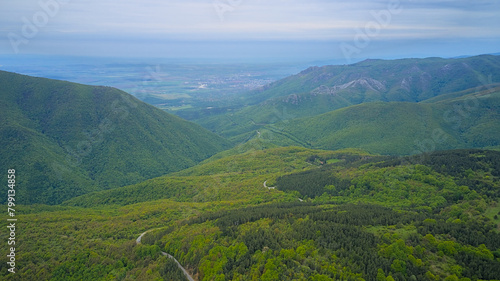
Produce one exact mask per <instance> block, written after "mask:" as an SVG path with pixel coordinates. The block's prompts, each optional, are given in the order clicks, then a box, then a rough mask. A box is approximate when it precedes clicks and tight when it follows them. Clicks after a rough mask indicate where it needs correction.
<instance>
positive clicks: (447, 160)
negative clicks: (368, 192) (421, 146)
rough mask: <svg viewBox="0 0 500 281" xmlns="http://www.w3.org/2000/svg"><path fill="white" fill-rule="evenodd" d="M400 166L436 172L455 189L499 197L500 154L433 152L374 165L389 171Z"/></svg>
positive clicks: (451, 151)
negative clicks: (451, 181) (451, 179)
mask: <svg viewBox="0 0 500 281" xmlns="http://www.w3.org/2000/svg"><path fill="white" fill-rule="evenodd" d="M401 164H422V165H426V166H429V167H432V169H434V170H435V171H436V172H438V173H441V174H445V175H450V176H452V177H454V179H455V181H456V182H457V184H458V185H463V186H468V187H469V188H471V189H473V190H475V191H476V192H478V193H481V194H485V195H487V196H491V197H495V198H497V197H500V188H499V186H498V180H499V179H500V172H499V171H500V152H499V151H492V150H480V149H471V150H448V151H436V152H432V153H427V154H421V155H416V156H411V157H405V158H400V159H395V160H393V161H386V162H382V163H379V164H377V166H378V167H388V166H395V165H401Z"/></svg>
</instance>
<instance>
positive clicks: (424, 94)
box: [195, 55, 500, 142]
mask: <svg viewBox="0 0 500 281" xmlns="http://www.w3.org/2000/svg"><path fill="white" fill-rule="evenodd" d="M499 82H500V57H499V56H492V55H483V56H476V57H468V58H460V59H441V58H427V59H400V60H366V61H363V62H359V63H356V64H352V65H337V66H323V67H311V68H309V69H306V70H304V71H302V72H300V73H299V74H297V75H293V76H290V77H287V78H285V79H282V80H279V81H276V82H274V83H271V84H269V85H267V86H265V87H263V88H261V89H260V90H258V91H254V92H250V93H247V94H246V95H245V97H244V98H245V101H246V104H247V106H246V107H242V108H239V109H237V110H232V111H228V112H227V113H226V114H222V115H216V116H212V117H210V118H202V119H199V120H195V121H196V122H197V123H199V124H201V125H202V126H204V127H205V128H208V129H209V130H211V131H214V132H217V133H219V134H221V135H223V136H226V137H229V138H232V139H233V140H234V141H235V142H241V141H244V140H245V139H246V138H247V137H248V133H249V132H254V131H255V130H258V129H259V128H262V127H263V126H265V125H269V124H275V123H277V122H281V121H288V120H291V119H295V118H301V117H307V116H315V115H319V114H322V113H326V112H329V111H333V110H336V109H340V108H344V107H348V106H352V105H357V104H362V103H367V102H376V101H381V102H391V101H397V102H422V101H425V100H428V99H432V98H434V97H437V96H440V95H444V94H450V93H454V92H460V91H464V90H467V89H471V88H475V87H479V86H486V85H489V84H492V83H499Z"/></svg>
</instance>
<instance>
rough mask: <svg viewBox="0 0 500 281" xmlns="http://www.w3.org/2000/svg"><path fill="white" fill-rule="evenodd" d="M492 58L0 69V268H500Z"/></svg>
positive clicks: (446, 272)
mask: <svg viewBox="0 0 500 281" xmlns="http://www.w3.org/2000/svg"><path fill="white" fill-rule="evenodd" d="M499 58H500V57H498V56H493V55H482V56H474V57H465V58H457V59H441V58H427V59H401V60H365V61H362V62H358V63H355V64H352V65H337V66H321V67H308V68H304V70H302V71H297V72H296V73H297V74H294V75H292V76H287V77H280V75H281V74H279V75H278V74H276V73H275V74H276V75H275V76H272V75H270V74H269V73H270V72H266V73H267V74H265V75H264V74H263V75H262V76H259V75H260V74H257V72H254V71H256V70H257V69H259V68H261V67H262V68H265V67H263V66H262V65H261V66H252V67H251V66H248V68H246V69H243V70H241V72H239V74H235V76H231V77H232V78H227V79H234V80H231V81H233V82H234V83H236V82H235V81H236V80H238V81H240V82H237V84H238V85H237V86H235V85H236V84H232V83H233V82H229V80H224V81H223V82H221V83H222V84H221V88H219V89H218V90H214V89H216V88H217V87H216V86H214V85H216V84H217V83H218V82H217V81H220V80H217V79H219V78H216V76H217V77H220V76H218V75H219V74H220V73H224V74H223V75H222V76H224V77H226V76H225V75H226V74H227V73H228V72H232V71H233V70H234V69H236V68H240V67H242V66H241V65H239V66H231V67H229V68H228V69H223V70H220V73H219V74H218V75H214V77H215V78H214V77H212V78H210V77H209V76H210V75H209V74H206V73H207V67H208V66H204V67H200V69H191V68H190V67H193V66H192V65H191V66H186V69H185V71H186V72H182V71H181V72H180V73H178V75H179V76H177V78H179V77H181V78H179V79H180V80H182V79H185V78H186V77H188V76H189V79H192V78H193V77H195V76H199V77H200V79H202V80H200V83H201V84H200V85H198V87H197V89H196V91H200V93H201V92H203V94H200V95H199V96H196V95H195V94H193V95H191V94H189V97H188V96H187V94H186V93H187V92H186V91H191V90H193V88H192V87H191V86H192V85H187V84H186V85H184V86H186V88H185V89H184V90H185V91H179V92H176V91H177V90H175V91H174V90H172V92H168V91H169V90H166V89H167V88H168V89H174V88H176V87H184V86H182V85H181V84H176V83H177V82H174V80H175V79H177V78H175V79H173V78H172V79H173V80H169V79H170V78H167V77H171V76H173V74H168V75H165V76H164V77H163V76H162V77H163V78H165V79H163V78H162V79H160V80H161V82H158V84H155V85H156V86H155V85H153V84H154V83H156V82H152V81H150V82H151V84H148V83H150V82H148V83H147V84H148V85H147V87H145V88H144V92H145V93H146V92H147V93H148V94H147V97H142V98H140V97H139V96H138V95H137V92H135V93H134V92H133V91H132V90H130V89H131V88H128V89H129V90H128V91H127V87H125V89H123V88H120V89H121V90H119V89H117V88H113V87H109V86H95V85H85V84H79V83H75V82H66V81H61V80H54V79H48V78H37V77H32V76H27V75H21V74H16V73H12V72H6V71H0V85H2V87H1V88H0V107H1V110H0V117H1V118H0V132H1V134H0V137H1V138H0V144H1V145H2V147H3V149H2V155H1V156H2V157H1V158H0V159H1V160H0V170H4V171H7V170H8V169H15V170H16V184H17V186H16V202H15V205H16V206H15V209H16V219H17V222H16V245H15V246H16V274H10V273H9V272H8V271H7V268H8V266H9V265H8V263H7V261H8V260H7V258H8V257H6V255H2V257H1V258H0V269H1V271H0V272H1V273H0V279H2V280H65V281H66V280H158V281H159V280H204V281H205V280H241V281H243V280H318V281H319V280H367V281H393V280H397V281H406V280H424V281H435V280H436V281H437V280H446V281H455V280H457V281H479V280H498V276H500V271H499V269H500V218H499V217H500V173H499V171H500V135H499V134H500V59H499ZM117 67H123V65H120V66H117ZM129 67H131V66H129ZM134 67H139V66H133V67H131V68H129V69H128V70H124V72H123V73H128V74H127V75H129V74H130V73H136V71H137V69H135V68H134ZM140 67H142V66H140ZM188 68H189V69H188ZM213 68H214V71H216V70H215V69H217V66H213ZM286 68H287V69H290V68H288V66H287V67H286ZM111 69H113V71H116V69H117V68H111ZM131 69H132V70H131ZM176 69H179V66H176ZM282 70H283V69H281V70H280V71H277V72H280V73H282V72H281V71H282ZM39 71H41V70H39ZM268 71H269V70H268ZM42 72H43V71H42ZM188 72H189V73H190V74H187V73H188ZM123 73H122V74H123ZM201 73H205V75H207V76H200V74H201ZM248 73H254V74H255V76H250V77H251V78H248V77H249V76H247V78H248V80H246V78H245V79H243V78H242V77H243V76H245V75H247V74H248ZM122 74H117V75H122ZM127 75H124V74H123V76H121V78H120V79H117V80H114V81H115V83H122V82H123V81H124V79H125V78H124V77H126V76H127ZM241 75H243V76H241ZM271 76H272V77H271ZM96 77H97V76H89V78H88V79H95V78H96ZM106 77H107V78H106ZM106 77H105V78H103V79H104V80H93V81H94V82H96V83H97V84H99V83H100V82H102V81H110V80H106V79H110V77H111V76H108V75H106ZM227 77H229V76H227ZM79 79H82V78H79ZM130 79H138V78H137V77H136V76H134V75H130ZM204 79H209V80H204ZM210 79H213V80H210ZM260 79H262V80H260ZM68 80H69V79H68ZM125 80H126V79H125ZM180 80H179V81H180ZM271 80H272V81H271ZM130 81H132V80H130ZM148 81H149V80H148ZM206 81H212V82H207V83H205V82H206ZM268 82H269V83H268ZM240 83H242V84H240ZM248 83H249V84H248ZM89 84H93V83H89ZM243 84H245V85H247V86H248V85H251V86H248V87H247V86H243ZM123 85H125V84H122V86H123ZM188 86H189V87H188ZM233 86H234V88H237V89H238V92H236V91H235V92H234V93H230V91H229V90H228V89H229V88H232V87H233ZM190 87H191V88H190ZM188 88H189V89H188ZM124 90H125V91H124ZM219 90H220V91H221V92H218V91H219ZM141 91H142V90H141ZM155 91H158V92H155ZM165 91H166V92H168V93H166V92H165ZM207 91H211V92H210V93H209V92H207ZM239 91H242V92H239ZM222 92H224V93H227V96H225V95H224V94H221V93H222ZM211 95H213V96H217V97H218V98H220V101H215V100H213V99H211V98H210V96H211ZM202 96H203V98H201V97H202ZM138 97H139V98H138ZM192 97H195V98H193V99H192V100H190V99H191V98H192ZM160 100H161V101H160ZM187 100H190V101H189V102H186V103H183V102H184V101H187ZM180 101H183V102H180ZM177 102H179V103H177ZM212 102H214V103H212ZM162 103H165V104H166V103H168V106H166V105H165V104H162ZM176 103H177V104H176ZM209 104H210V106H208V107H211V108H210V110H202V109H203V107H205V109H206V107H207V105H209ZM165 106H166V107H165ZM170 106H172V107H170ZM176 106H179V107H182V108H176V109H175V110H174V109H173V107H176ZM184 106H185V107H184ZM167 107H168V108H167ZM174 114H176V115H177V116H176V115H174ZM5 190H6V188H5ZM6 200H7V198H4V199H1V200H0V202H2V203H6ZM4 228H5V227H4ZM1 234H2V235H3V236H6V235H8V234H7V229H2V230H1Z"/></svg>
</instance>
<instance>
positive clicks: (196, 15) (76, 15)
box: [0, 0, 500, 51]
mask: <svg viewBox="0 0 500 281" xmlns="http://www.w3.org/2000/svg"><path fill="white" fill-rule="evenodd" d="M39 1H41V2H43V3H53V2H54V1H62V0H23V1H7V2H5V1H4V2H3V3H2V9H0V34H4V35H6V34H8V33H16V34H19V35H22V34H21V33H22V28H23V24H25V23H24V21H23V18H25V19H28V20H30V21H33V17H34V16H35V15H36V14H37V13H40V12H43V11H44V8H43V7H42V6H40V4H39ZM64 1H67V2H68V3H67V4H64V5H63V4H60V5H59V7H58V9H57V13H55V15H51V16H50V17H49V21H48V22H47V24H46V25H44V26H43V27H42V28H40V30H39V33H38V35H37V37H36V38H30V42H32V41H35V40H42V39H43V40H44V41H45V42H46V44H50V40H51V39H52V40H54V41H53V42H54V44H59V43H60V42H61V40H64V38H67V40H73V41H75V42H76V41H80V42H81V41H82V40H90V41H92V43H94V44H106V42H110V41H111V40H130V41H133V40H136V41H141V40H142V41H144V42H146V41H147V42H150V41H151V40H161V41H166V40H167V41H168V40H323V41H325V40H332V41H342V40H350V39H351V38H352V37H353V36H355V35H356V33H357V30H359V29H363V28H365V27H366V26H367V25H369V24H370V23H373V22H377V18H376V17H374V14H377V13H378V14H380V13H386V12H387V11H388V9H389V7H390V5H397V6H398V7H400V8H401V12H398V13H391V14H390V20H389V22H388V23H387V24H384V25H381V30H380V32H379V33H378V35H377V39H379V40H403V39H407V38H414V39H435V40H436V39H438V38H442V37H447V38H452V37H454V38H462V39H464V40H466V39H467V40H474V39H475V38H498V37H500V20H499V18H500V17H498V14H499V12H500V1H493V0H492V1H487V0H476V1H465V0H433V1H430V0H400V1H398V0H372V1H368V0H349V1H338V0H308V1H304V0H232V1H228V0H121V1H116V0H64ZM59 3H61V2H59ZM231 3H232V4H231ZM221 5H222V6H221ZM221 7H222V8H221ZM221 9H222V10H221ZM6 37H7V36H2V37H0V38H2V39H0V48H8V45H9V44H8V42H6V41H5V40H6V39H5V38H6ZM102 38H108V40H102ZM1 40H4V41H3V42H2V41H1ZM30 44H31V43H30ZM0 51H2V50H0Z"/></svg>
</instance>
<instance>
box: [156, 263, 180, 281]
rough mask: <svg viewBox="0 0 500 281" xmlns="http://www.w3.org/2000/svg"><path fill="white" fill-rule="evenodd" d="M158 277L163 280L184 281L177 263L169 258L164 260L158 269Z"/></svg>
mask: <svg viewBox="0 0 500 281" xmlns="http://www.w3.org/2000/svg"><path fill="white" fill-rule="evenodd" d="M160 275H161V277H162V278H163V279H164V280H186V276H184V273H183V272H182V270H181V269H180V268H179V267H178V266H177V263H176V262H175V261H174V260H173V259H170V258H167V259H165V262H164V264H163V265H162V266H161V267H160Z"/></svg>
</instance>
